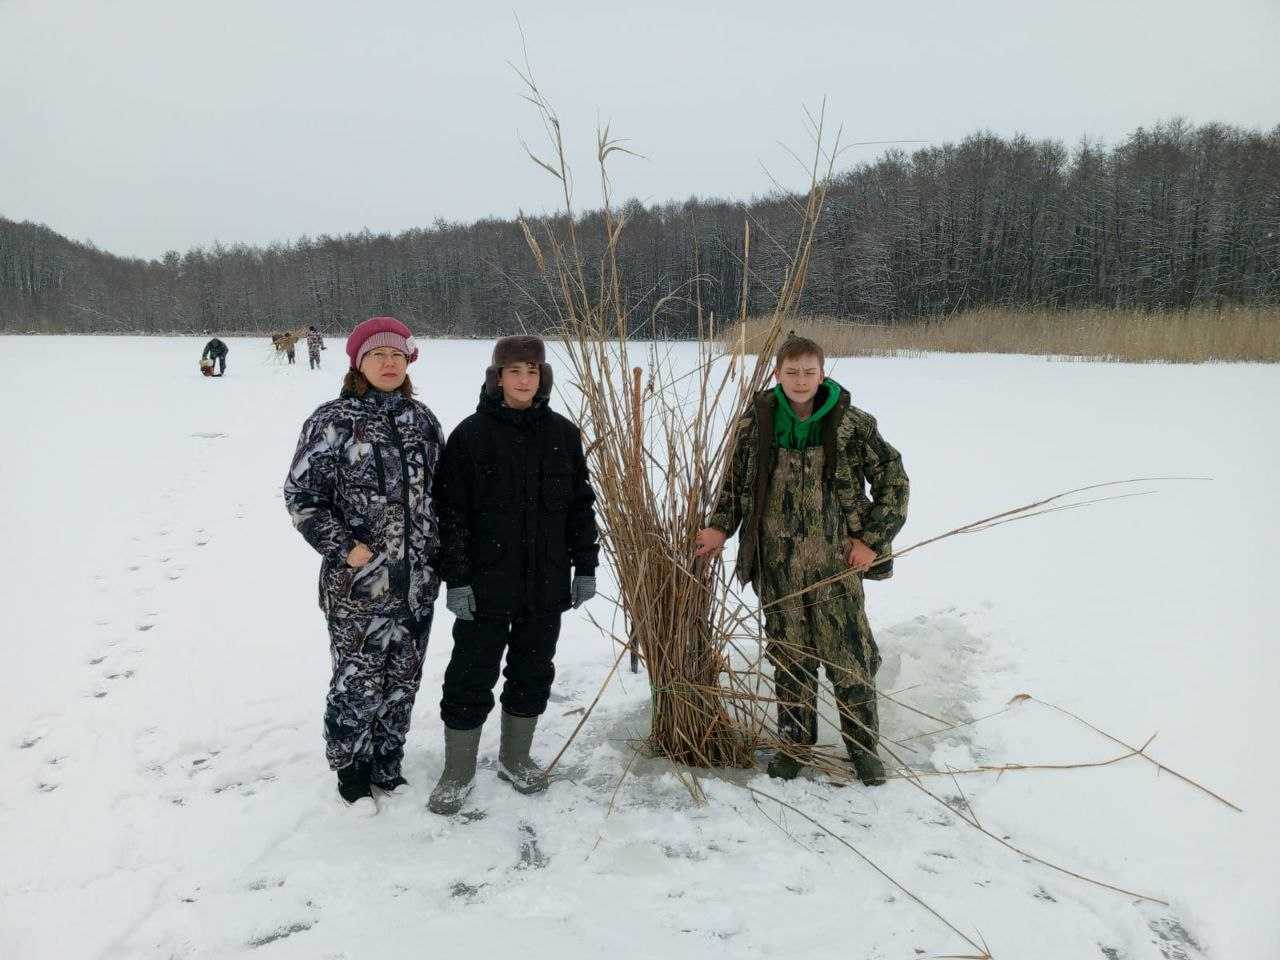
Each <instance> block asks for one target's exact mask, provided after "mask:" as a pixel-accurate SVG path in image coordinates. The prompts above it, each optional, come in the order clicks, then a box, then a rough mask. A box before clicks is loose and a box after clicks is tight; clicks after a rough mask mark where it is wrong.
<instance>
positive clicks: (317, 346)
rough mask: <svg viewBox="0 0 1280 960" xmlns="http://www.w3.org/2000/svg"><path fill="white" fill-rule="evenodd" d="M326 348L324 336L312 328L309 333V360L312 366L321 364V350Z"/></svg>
mask: <svg viewBox="0 0 1280 960" xmlns="http://www.w3.org/2000/svg"><path fill="white" fill-rule="evenodd" d="M323 349H324V337H322V336H321V335H320V334H319V333H317V332H315V331H314V330H312V331H311V332H309V333H308V334H307V360H308V361H310V363H311V366H313V367H318V366H320V351H321V350H323Z"/></svg>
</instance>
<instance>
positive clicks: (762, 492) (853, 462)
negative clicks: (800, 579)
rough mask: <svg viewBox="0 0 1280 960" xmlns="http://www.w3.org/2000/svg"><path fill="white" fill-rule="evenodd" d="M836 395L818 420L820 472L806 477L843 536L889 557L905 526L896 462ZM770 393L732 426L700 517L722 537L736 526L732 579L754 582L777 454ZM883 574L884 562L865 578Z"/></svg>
mask: <svg viewBox="0 0 1280 960" xmlns="http://www.w3.org/2000/svg"><path fill="white" fill-rule="evenodd" d="M840 393H841V397H840V402H839V404H838V405H837V406H836V408H835V409H834V410H832V411H831V413H829V414H827V416H826V417H824V418H823V425H822V432H823V438H822V439H823V442H822V449H823V450H824V451H825V453H826V459H825V460H824V465H823V470H822V471H820V472H819V473H811V474H810V480H811V481H812V482H813V483H825V484H827V485H829V486H830V487H831V488H832V489H833V490H834V496H835V500H834V503H835V504H836V505H837V507H838V510H839V515H840V517H841V519H842V520H843V522H844V527H845V531H846V532H847V534H848V535H849V536H850V537H857V538H859V539H860V540H862V542H863V543H865V544H866V545H867V546H868V547H870V548H871V549H872V550H875V551H876V553H877V554H880V555H881V556H883V555H885V554H889V553H892V552H893V538H894V537H895V536H897V534H898V531H899V530H901V529H902V525H903V524H904V523H906V521H907V503H908V499H909V495H910V483H909V481H908V479H907V473H906V470H904V469H903V466H902V457H901V456H900V455H899V454H898V451H897V450H895V449H894V448H893V447H892V446H891V445H890V444H889V443H887V442H886V441H885V439H884V438H883V437H881V436H880V431H879V429H878V427H877V424H876V419H875V417H873V416H871V414H869V413H867V412H865V411H863V410H860V409H858V408H857V407H855V406H853V405H852V403H850V401H849V394H848V391H846V390H844V389H843V388H841V391H840ZM772 394H773V391H771V390H766V391H763V392H762V393H760V394H759V395H758V396H757V397H756V400H755V402H754V403H753V404H752V405H751V408H750V409H749V410H748V411H747V413H746V414H745V415H744V416H743V417H742V418H741V419H740V420H739V421H738V424H737V427H736V430H737V436H736V439H735V442H734V449H733V453H732V455H731V457H730V461H729V465H728V470H727V474H726V476H725V481H724V486H723V487H722V488H721V492H720V498H719V500H718V501H717V503H716V509H715V511H714V512H713V513H712V514H711V516H710V517H709V518H708V519H707V525H708V526H712V527H716V528H718V529H720V530H723V531H724V532H725V533H726V534H728V535H729V536H733V534H734V533H735V532H739V527H741V528H742V529H741V532H740V534H739V547H738V577H739V579H741V580H742V582H743V583H749V582H752V581H753V580H754V577H755V572H756V560H757V554H758V553H759V552H760V548H761V540H762V538H763V517H762V514H761V512H760V508H761V507H763V506H764V501H765V500H766V499H767V497H768V492H767V485H768V481H769V479H770V478H772V476H773V468H774V462H775V457H776V455H777V453H778V452H779V450H778V447H777V445H776V444H775V443H774V440H773V408H774V404H775V402H776V401H775V400H774V398H773V395H772ZM868 489H869V490H870V497H868V495H867V491H868ZM891 573H892V561H889V562H888V563H884V564H880V565H879V566H877V567H875V568H873V569H872V570H871V571H870V572H869V573H868V575H867V579H871V580H879V579H885V578H886V577H888V576H890V575H891Z"/></svg>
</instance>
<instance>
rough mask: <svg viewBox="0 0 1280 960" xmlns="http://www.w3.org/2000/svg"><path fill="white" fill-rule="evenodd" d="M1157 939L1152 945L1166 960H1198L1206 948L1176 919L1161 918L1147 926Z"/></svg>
mask: <svg viewBox="0 0 1280 960" xmlns="http://www.w3.org/2000/svg"><path fill="white" fill-rule="evenodd" d="M1147 926H1148V927H1149V928H1150V930H1151V932H1152V933H1154V934H1155V936H1156V939H1154V940H1152V941H1151V942H1152V944H1153V945H1154V946H1155V948H1156V949H1157V950H1159V951H1160V956H1161V957H1163V958H1164V960H1197V958H1199V957H1203V956H1204V948H1203V947H1201V946H1200V944H1199V943H1197V942H1196V939H1195V937H1193V936H1192V935H1191V934H1190V933H1188V932H1187V929H1186V928H1185V927H1184V926H1183V925H1182V924H1181V923H1180V922H1179V921H1178V920H1177V918H1175V917H1160V918H1159V919H1157V920H1152V921H1151V922H1150V923H1148V924H1147Z"/></svg>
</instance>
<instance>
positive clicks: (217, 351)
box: [200, 337, 231, 377]
mask: <svg viewBox="0 0 1280 960" xmlns="http://www.w3.org/2000/svg"><path fill="white" fill-rule="evenodd" d="M230 352H231V351H230V350H228V349H227V345H226V344H225V343H223V342H222V341H221V340H219V339H218V338H217V337H214V338H213V339H212V340H210V341H209V342H208V343H206V344H205V345H204V352H203V353H202V354H200V369H201V370H202V371H205V370H207V371H208V373H206V374H205V375H206V376H209V377H220V376H222V375H223V374H224V373H226V372H227V354H228V353H230ZM215 362H216V363H217V365H218V372H217V373H214V372H213V365H214V363H215Z"/></svg>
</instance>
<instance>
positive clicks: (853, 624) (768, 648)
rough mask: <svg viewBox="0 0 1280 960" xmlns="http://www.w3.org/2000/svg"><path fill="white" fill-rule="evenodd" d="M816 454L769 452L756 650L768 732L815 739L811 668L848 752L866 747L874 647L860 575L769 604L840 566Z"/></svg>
mask: <svg viewBox="0 0 1280 960" xmlns="http://www.w3.org/2000/svg"><path fill="white" fill-rule="evenodd" d="M822 462H823V451H822V448H821V447H811V448H809V449H808V450H779V451H778V462H777V464H776V465H775V467H774V473H773V477H772V479H771V483H770V485H769V496H768V500H767V507H766V510H765V513H764V530H763V533H764V536H763V537H762V538H761V544H760V557H759V566H758V572H757V574H756V578H755V579H756V582H755V588H756V593H757V595H758V596H759V597H760V601H761V603H762V604H764V605H765V624H764V629H765V638H766V644H765V655H766V657H767V658H768V660H769V662H770V663H771V664H772V665H773V683H774V691H775V694H776V696H777V699H778V735H779V737H780V738H781V739H783V740H785V741H788V742H791V743H796V744H800V745H804V746H812V745H813V744H815V743H816V742H817V740H818V713H817V699H818V666H819V665H820V664H821V665H822V666H823V667H824V668H825V669H826V673H827V677H828V679H829V680H830V681H831V686H832V688H833V691H834V693H835V700H836V707H837V709H838V711H839V714H840V732H841V735H842V737H843V739H844V742H845V746H846V748H847V749H848V751H849V754H850V756H853V755H854V754H855V753H856V752H857V751H859V750H868V751H871V752H874V751H875V746H876V743H877V741H878V740H879V733H880V716H879V712H878V710H877V709H876V687H875V675H876V671H877V670H878V669H879V668H880V652H879V650H878V649H877V647H876V642H875V639H874V638H873V637H872V635H871V625H870V623H868V622H867V615H866V597H865V595H864V593H863V586H862V578H861V577H857V576H853V577H846V578H845V579H842V580H839V581H837V582H836V583H833V584H831V585H829V586H826V587H821V588H819V589H817V590H812V591H810V592H808V593H805V594H802V595H801V596H799V597H794V598H792V599H790V600H787V601H785V602H783V603H780V604H774V601H776V600H778V599H779V598H781V597H785V596H788V595H789V594H791V593H794V592H795V591H797V590H802V589H804V588H805V587H808V586H810V585H811V584H814V583H817V582H819V581H821V580H824V579H826V578H827V577H830V576H833V575H835V574H839V573H846V572H847V571H848V569H849V567H848V565H847V564H846V562H845V559H844V558H845V555H846V554H847V552H848V549H849V546H848V533H847V531H846V528H845V522H844V515H843V513H842V512H841V510H840V507H839V504H838V502H836V500H835V497H834V496H832V494H831V492H830V490H829V489H828V487H827V485H826V484H824V483H822V482H821V477H822Z"/></svg>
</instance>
